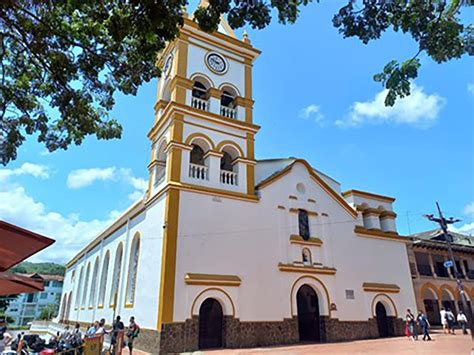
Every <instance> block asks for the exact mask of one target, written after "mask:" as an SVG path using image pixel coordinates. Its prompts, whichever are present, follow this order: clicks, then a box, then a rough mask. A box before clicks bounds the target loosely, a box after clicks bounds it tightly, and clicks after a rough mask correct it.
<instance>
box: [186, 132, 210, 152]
mask: <svg viewBox="0 0 474 355" xmlns="http://www.w3.org/2000/svg"><path fill="white" fill-rule="evenodd" d="M197 138H201V139H204V140H205V141H206V142H207V143H208V144H209V147H210V150H216V145H215V144H214V142H213V141H212V139H211V138H210V137H209V136H208V135H206V134H204V133H201V132H196V133H191V134H190V135H189V136H187V137H186V140H185V141H184V143H185V144H187V145H191V144H192V143H193V141H194V140H195V139H197Z"/></svg>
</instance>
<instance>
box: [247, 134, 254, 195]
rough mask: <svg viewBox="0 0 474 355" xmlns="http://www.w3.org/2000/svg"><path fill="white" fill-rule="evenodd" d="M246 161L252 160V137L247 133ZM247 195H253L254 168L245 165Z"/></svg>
mask: <svg viewBox="0 0 474 355" xmlns="http://www.w3.org/2000/svg"><path fill="white" fill-rule="evenodd" d="M247 159H250V160H254V159H255V152H254V135H253V134H252V133H249V132H247ZM247 194H248V195H252V196H254V195H255V166H254V165H247Z"/></svg>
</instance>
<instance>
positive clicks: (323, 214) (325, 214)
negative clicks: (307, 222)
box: [321, 212, 329, 217]
mask: <svg viewBox="0 0 474 355" xmlns="http://www.w3.org/2000/svg"><path fill="white" fill-rule="evenodd" d="M321 216H323V217H329V215H328V214H327V213H325V212H323V213H321Z"/></svg>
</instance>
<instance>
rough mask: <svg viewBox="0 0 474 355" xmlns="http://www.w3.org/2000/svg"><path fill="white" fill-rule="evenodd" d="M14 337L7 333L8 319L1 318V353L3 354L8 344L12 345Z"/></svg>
mask: <svg viewBox="0 0 474 355" xmlns="http://www.w3.org/2000/svg"><path fill="white" fill-rule="evenodd" d="M12 339H13V337H12V336H11V335H10V334H9V333H7V322H6V319H5V318H3V317H1V318H0V354H2V353H3V352H4V351H5V349H6V348H7V346H9V345H10V343H11V341H12Z"/></svg>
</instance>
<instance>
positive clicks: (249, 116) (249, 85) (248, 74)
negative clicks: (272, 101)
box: [245, 59, 253, 123]
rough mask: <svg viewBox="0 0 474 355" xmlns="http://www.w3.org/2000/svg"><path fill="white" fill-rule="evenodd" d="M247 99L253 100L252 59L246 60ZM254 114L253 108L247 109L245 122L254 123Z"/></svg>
mask: <svg viewBox="0 0 474 355" xmlns="http://www.w3.org/2000/svg"><path fill="white" fill-rule="evenodd" d="M245 98H246V99H249V100H252V61H251V60H250V59H246V60H245ZM252 116H253V112H252V108H251V107H246V108H245V121H246V122H247V123H252V121H253V117H252Z"/></svg>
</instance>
